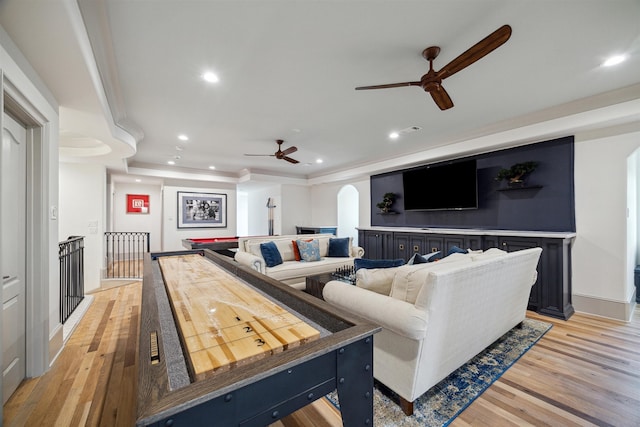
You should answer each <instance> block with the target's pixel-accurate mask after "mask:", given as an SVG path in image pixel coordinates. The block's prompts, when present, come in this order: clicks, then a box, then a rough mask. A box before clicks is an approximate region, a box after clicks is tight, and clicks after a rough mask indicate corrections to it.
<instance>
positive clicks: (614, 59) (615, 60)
mask: <svg viewBox="0 0 640 427" xmlns="http://www.w3.org/2000/svg"><path fill="white" fill-rule="evenodd" d="M625 59H627V56H626V55H613V56H610V57H609V58H607V60H606V61H604V62H603V63H602V66H603V67H611V66H613V65H618V64H619V63H621V62H624V60H625Z"/></svg>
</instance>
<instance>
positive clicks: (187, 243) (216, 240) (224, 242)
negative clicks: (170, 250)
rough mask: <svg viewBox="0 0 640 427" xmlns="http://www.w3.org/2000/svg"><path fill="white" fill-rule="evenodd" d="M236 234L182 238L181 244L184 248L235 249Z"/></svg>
mask: <svg viewBox="0 0 640 427" xmlns="http://www.w3.org/2000/svg"><path fill="white" fill-rule="evenodd" d="M238 239H239V237H238V236H231V237H204V238H196V237H192V238H190V239H182V246H183V247H184V248H186V249H211V250H212V251H218V250H225V249H236V248H237V247H238Z"/></svg>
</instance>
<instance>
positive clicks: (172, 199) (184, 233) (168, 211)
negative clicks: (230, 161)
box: [162, 183, 237, 251]
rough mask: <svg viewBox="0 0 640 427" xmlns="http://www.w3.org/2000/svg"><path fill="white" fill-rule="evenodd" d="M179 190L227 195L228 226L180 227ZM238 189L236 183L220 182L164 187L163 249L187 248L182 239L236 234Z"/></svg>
mask: <svg viewBox="0 0 640 427" xmlns="http://www.w3.org/2000/svg"><path fill="white" fill-rule="evenodd" d="M178 191H190V192H195V193H217V194H226V195H227V226H226V227H225V228H222V227H219V228H180V229H179V228H178V217H177V212H178ZM236 206H237V203H236V189H235V185H229V184H223V183H218V184H216V186H215V187H208V188H195V187H175V186H165V187H164V188H163V189H162V209H163V211H162V213H163V217H162V250H163V251H177V250H183V249H185V248H184V247H183V246H182V239H187V238H191V237H197V238H202V237H223V236H236V235H237V230H236V217H237V215H236Z"/></svg>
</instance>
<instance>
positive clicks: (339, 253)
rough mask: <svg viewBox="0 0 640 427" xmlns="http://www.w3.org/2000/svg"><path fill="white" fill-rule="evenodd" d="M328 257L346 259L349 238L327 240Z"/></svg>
mask: <svg viewBox="0 0 640 427" xmlns="http://www.w3.org/2000/svg"><path fill="white" fill-rule="evenodd" d="M327 256H329V257H348V256H349V238H348V237H341V238H336V239H329V252H328V253H327Z"/></svg>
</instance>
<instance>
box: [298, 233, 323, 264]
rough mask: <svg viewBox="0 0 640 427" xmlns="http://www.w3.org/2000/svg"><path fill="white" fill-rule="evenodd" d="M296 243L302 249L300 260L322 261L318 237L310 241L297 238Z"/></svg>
mask: <svg viewBox="0 0 640 427" xmlns="http://www.w3.org/2000/svg"><path fill="white" fill-rule="evenodd" d="M296 243H297V244H298V250H299V251H300V258H301V259H300V261H304V262H313V261H320V242H318V240H317V239H312V240H311V241H310V242H307V241H304V240H297V241H296Z"/></svg>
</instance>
